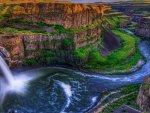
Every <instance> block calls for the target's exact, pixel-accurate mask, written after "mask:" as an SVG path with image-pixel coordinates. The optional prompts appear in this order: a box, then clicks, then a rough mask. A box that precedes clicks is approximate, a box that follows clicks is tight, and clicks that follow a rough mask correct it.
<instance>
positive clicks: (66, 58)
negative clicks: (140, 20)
mask: <svg viewBox="0 0 150 113" xmlns="http://www.w3.org/2000/svg"><path fill="white" fill-rule="evenodd" d="M109 9H111V8H110V7H108V6H105V5H89V4H77V3H70V2H66V3H65V2H61V3H58V2H54V3H50V2H48V3H45V2H38V3H34V2H27V3H16V4H13V3H10V4H5V6H4V8H3V9H2V11H3V10H5V11H4V12H5V13H7V14H8V15H9V16H10V18H9V20H8V22H7V24H9V26H10V29H9V28H8V30H4V31H3V32H2V33H1V34H0V37H1V38H0V46H2V47H4V48H5V49H6V50H7V51H8V52H10V59H11V64H12V65H13V64H16V62H17V61H18V62H20V61H23V62H22V64H24V63H25V62H26V63H27V64H30V63H31V64H35V63H37V62H38V63H39V62H40V63H44V64H46V63H47V62H48V63H50V64H51V63H59V64H60V63H62V64H69V65H83V64H84V63H85V62H86V60H87V58H85V57H84V59H83V58H82V59H80V58H79V57H78V55H76V53H75V51H76V50H77V49H80V48H81V47H85V46H87V45H92V44H93V43H97V42H98V40H99V38H100V36H101V30H100V28H99V27H100V26H101V24H102V23H101V18H102V16H103V14H104V12H105V10H109ZM5 24H6V22H5V21H4V22H2V23H0V26H2V27H4V28H5ZM9 26H8V27H9ZM62 30H64V31H66V30H67V31H68V32H62ZM13 31H15V32H13ZM24 31H25V32H24ZM26 33H28V34H26ZM96 45H97V44H95V46H96ZM87 54H88V52H87ZM87 57H88V55H87ZM20 63H21V62H20Z"/></svg>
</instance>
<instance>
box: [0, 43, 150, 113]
mask: <svg viewBox="0 0 150 113" xmlns="http://www.w3.org/2000/svg"><path fill="white" fill-rule="evenodd" d="M139 49H140V51H141V52H142V54H143V55H144V56H145V58H146V59H147V62H146V64H145V65H143V67H142V68H141V69H140V70H138V71H136V72H134V73H132V74H129V75H100V74H88V73H82V72H78V71H74V70H70V69H65V68H59V67H47V68H38V69H34V70H30V71H26V72H21V73H19V74H15V76H20V75H23V74H26V75H28V76H38V78H36V80H33V81H32V82H30V83H29V84H28V89H27V90H26V92H25V94H23V95H22V94H16V93H9V94H8V95H7V97H6V98H5V101H4V103H3V106H2V108H3V111H4V112H5V113H6V112H7V111H8V110H10V109H13V110H17V111H18V113H83V112H85V111H86V110H87V109H89V108H91V107H92V106H93V105H94V104H95V103H96V102H97V100H98V98H99V97H100V93H102V92H103V91H106V90H112V89H116V88H118V87H121V86H125V85H130V84H135V83H140V82H141V81H142V80H143V78H144V77H145V76H147V75H149V74H150V43H149V42H147V41H143V42H141V43H140V44H139Z"/></svg>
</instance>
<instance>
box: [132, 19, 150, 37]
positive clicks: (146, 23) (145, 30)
mask: <svg viewBox="0 0 150 113" xmlns="http://www.w3.org/2000/svg"><path fill="white" fill-rule="evenodd" d="M135 33H136V34H137V35H139V36H141V37H143V38H150V19H149V18H143V19H141V20H140V21H139V23H138V25H137V26H136V29H135Z"/></svg>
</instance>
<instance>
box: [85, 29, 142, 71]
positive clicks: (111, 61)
mask: <svg viewBox="0 0 150 113" xmlns="http://www.w3.org/2000/svg"><path fill="white" fill-rule="evenodd" d="M112 32H113V33H114V34H116V35H117V36H118V37H120V39H121V42H122V47H121V48H119V49H117V50H115V51H113V52H112V53H110V54H109V55H108V56H102V55H101V54H100V50H99V49H95V50H93V51H91V53H90V55H89V59H88V63H87V65H86V67H87V68H92V67H94V68H97V69H100V71H101V69H102V70H103V71H108V70H109V71H111V70H126V69H127V70H128V69H130V68H131V67H132V66H133V65H136V63H137V62H138V60H139V59H140V58H142V57H141V54H140V52H139V50H138V48H137V47H136V44H137V41H136V40H138V38H137V37H136V36H133V35H129V34H127V33H125V32H123V31H121V30H112ZM112 67H113V68H112Z"/></svg>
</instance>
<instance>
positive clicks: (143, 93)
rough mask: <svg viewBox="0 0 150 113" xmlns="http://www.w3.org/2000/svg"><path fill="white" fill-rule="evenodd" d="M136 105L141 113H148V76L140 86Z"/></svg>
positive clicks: (149, 84)
mask: <svg viewBox="0 0 150 113" xmlns="http://www.w3.org/2000/svg"><path fill="white" fill-rule="evenodd" d="M137 103H138V104H139V106H140V107H141V109H142V110H143V111H145V112H147V113H150V76H148V77H146V78H145V79H144V81H143V83H142V85H141V88H140V91H139V94H138V98H137Z"/></svg>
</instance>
